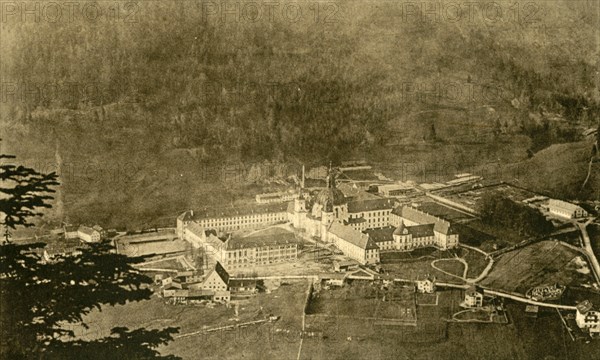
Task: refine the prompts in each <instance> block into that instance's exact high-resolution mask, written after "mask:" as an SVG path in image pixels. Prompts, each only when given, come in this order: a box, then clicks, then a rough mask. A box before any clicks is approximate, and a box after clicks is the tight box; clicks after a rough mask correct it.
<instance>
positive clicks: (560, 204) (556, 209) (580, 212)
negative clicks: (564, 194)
mask: <svg viewBox="0 0 600 360" xmlns="http://www.w3.org/2000/svg"><path fill="white" fill-rule="evenodd" d="M548 211H549V212H550V213H551V214H553V215H557V216H559V217H562V218H567V219H577V218H581V217H586V216H588V213H587V211H585V210H584V209H583V208H582V207H581V206H578V205H575V204H571V203H569V202H566V201H562V200H556V199H550V201H548Z"/></svg>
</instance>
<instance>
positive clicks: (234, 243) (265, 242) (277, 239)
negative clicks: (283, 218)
mask: <svg viewBox="0 0 600 360" xmlns="http://www.w3.org/2000/svg"><path fill="white" fill-rule="evenodd" d="M299 242H300V241H299V240H297V239H296V235H295V234H294V233H293V232H290V231H285V232H279V233H275V234H269V233H267V234H260V233H259V234H258V235H250V236H246V237H232V238H231V239H230V240H229V242H228V243H227V249H245V248H246V249H247V248H252V247H261V246H274V245H286V244H297V243H299Z"/></svg>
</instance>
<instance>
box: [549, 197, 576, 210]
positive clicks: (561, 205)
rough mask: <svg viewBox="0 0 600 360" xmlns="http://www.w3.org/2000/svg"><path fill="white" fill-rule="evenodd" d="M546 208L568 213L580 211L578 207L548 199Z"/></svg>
mask: <svg viewBox="0 0 600 360" xmlns="http://www.w3.org/2000/svg"><path fill="white" fill-rule="evenodd" d="M548 206H550V207H553V208H557V209H560V210H564V211H569V212H574V211H575V210H580V209H581V207H580V206H577V205H575V204H571V203H568V202H566V201H562V200H556V199H550V201H548Z"/></svg>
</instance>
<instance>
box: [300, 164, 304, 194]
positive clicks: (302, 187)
mask: <svg viewBox="0 0 600 360" xmlns="http://www.w3.org/2000/svg"><path fill="white" fill-rule="evenodd" d="M300 187H301V189H304V164H302V182H301V183H300Z"/></svg>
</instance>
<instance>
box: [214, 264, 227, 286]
mask: <svg viewBox="0 0 600 360" xmlns="http://www.w3.org/2000/svg"><path fill="white" fill-rule="evenodd" d="M215 272H216V273H217V275H219V277H220V278H221V280H223V282H224V283H225V284H229V273H228V272H227V270H225V268H224V267H223V265H221V263H220V262H218V261H217V264H216V265H215Z"/></svg>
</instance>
